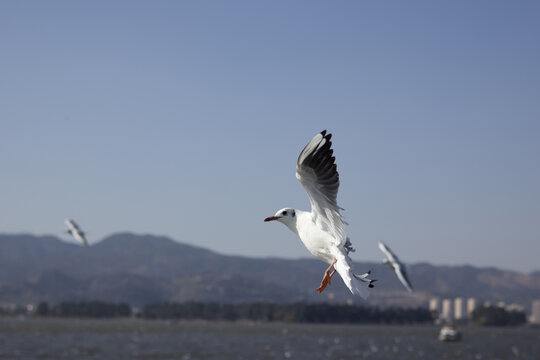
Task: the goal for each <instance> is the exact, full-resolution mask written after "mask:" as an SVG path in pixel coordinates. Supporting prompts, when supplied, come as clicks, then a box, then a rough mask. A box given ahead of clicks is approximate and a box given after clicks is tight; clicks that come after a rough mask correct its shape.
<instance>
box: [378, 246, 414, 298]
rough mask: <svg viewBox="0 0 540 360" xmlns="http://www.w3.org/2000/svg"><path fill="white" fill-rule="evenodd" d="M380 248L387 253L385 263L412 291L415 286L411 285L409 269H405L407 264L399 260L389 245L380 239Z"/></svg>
mask: <svg viewBox="0 0 540 360" xmlns="http://www.w3.org/2000/svg"><path fill="white" fill-rule="evenodd" d="M379 249H381V251H382V252H383V253H384V255H386V259H384V261H383V263H384V264H385V265H386V266H388V267H389V268H390V269H392V270H394V272H395V273H396V275H397V277H398V279H399V281H401V283H402V284H403V286H405V288H406V289H407V290H408V291H409V292H412V291H413V288H412V285H411V282H410V281H409V278H408V277H407V271H406V270H405V265H403V263H402V262H401V261H399V259H398V257H397V256H396V254H394V253H393V252H392V250H390V248H389V247H388V246H386V244H385V243H383V242H382V241H379Z"/></svg>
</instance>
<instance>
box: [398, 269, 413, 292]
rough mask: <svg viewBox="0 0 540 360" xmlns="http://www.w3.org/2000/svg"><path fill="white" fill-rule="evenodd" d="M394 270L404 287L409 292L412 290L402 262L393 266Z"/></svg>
mask: <svg viewBox="0 0 540 360" xmlns="http://www.w3.org/2000/svg"><path fill="white" fill-rule="evenodd" d="M395 271H396V275H397V277H398V279H399V281H401V283H402V284H403V286H405V288H406V289H407V290H408V291H409V292H412V291H413V288H412V285H411V282H410V281H409V277H408V276H407V271H405V267H404V266H403V265H402V264H399V265H398V266H397V267H396V268H395Z"/></svg>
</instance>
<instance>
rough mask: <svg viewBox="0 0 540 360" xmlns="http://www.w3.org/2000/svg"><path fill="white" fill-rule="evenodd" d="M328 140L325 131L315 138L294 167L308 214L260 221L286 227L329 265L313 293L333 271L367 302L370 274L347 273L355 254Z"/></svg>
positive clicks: (285, 212) (289, 212) (283, 213)
mask: <svg viewBox="0 0 540 360" xmlns="http://www.w3.org/2000/svg"><path fill="white" fill-rule="evenodd" d="M331 138H332V134H327V133H326V130H324V131H322V132H321V133H319V134H317V135H315V137H314V138H313V139H312V140H311V141H310V142H309V143H308V144H307V145H306V147H305V148H304V150H302V152H301V153H300V156H299V157H298V161H297V164H296V178H297V179H298V180H299V181H300V183H301V184H302V186H303V187H304V189H305V190H306V192H307V195H308V197H309V201H310V203H311V212H308V211H302V210H297V209H292V208H284V209H281V210H279V211H278V212H276V214H275V215H274V216H270V217H267V218H266V219H264V221H266V222H267V221H274V220H275V221H278V222H280V223H282V224H284V225H286V226H287V227H288V228H289V229H290V230H291V231H292V232H294V233H295V234H297V235H298V236H299V237H300V240H301V241H302V243H303V244H304V246H305V247H306V248H307V249H308V250H309V252H310V253H311V254H312V255H313V256H315V257H316V258H318V259H319V260H322V261H323V262H325V263H327V264H329V265H330V266H329V267H328V268H327V269H326V271H325V272H324V276H323V279H322V281H321V285H320V286H319V287H318V288H317V289H316V290H317V291H319V292H322V291H323V290H324V289H325V288H326V286H327V285H328V284H330V280H331V278H332V276H334V274H335V273H336V271H337V273H338V274H339V275H340V276H341V278H342V279H343V282H344V283H345V285H346V286H347V287H348V288H349V290H350V291H351V292H352V293H353V294H358V295H360V296H361V297H362V298H364V299H367V298H368V296H369V288H372V287H373V282H374V281H375V280H371V279H368V275H369V274H370V273H371V271H368V272H367V273H364V274H361V275H357V274H354V273H353V272H352V269H351V267H352V260H351V258H350V257H349V253H350V252H351V251H355V250H354V249H353V247H352V244H351V241H350V240H349V238H348V237H347V232H346V230H345V222H344V221H343V219H342V217H341V213H340V211H341V210H343V209H342V208H340V207H339V206H338V204H337V200H336V198H337V193H338V188H339V174H338V172H337V167H336V164H335V157H334V156H332V155H333V152H334V151H333V150H332V149H331V147H332V142H331V141H330V139H331ZM332 268H334V270H333V271H332ZM331 271H332V272H331Z"/></svg>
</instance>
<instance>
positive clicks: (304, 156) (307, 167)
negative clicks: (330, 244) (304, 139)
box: [296, 130, 347, 245]
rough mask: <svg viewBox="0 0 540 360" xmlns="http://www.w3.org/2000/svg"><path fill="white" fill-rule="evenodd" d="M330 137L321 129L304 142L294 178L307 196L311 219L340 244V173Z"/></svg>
mask: <svg viewBox="0 0 540 360" xmlns="http://www.w3.org/2000/svg"><path fill="white" fill-rule="evenodd" d="M331 137H332V134H326V130H324V131H322V132H321V133H320V134H317V135H315V137H314V138H313V139H312V140H311V141H310V142H309V144H307V145H306V147H305V148H304V150H302V152H301V153H300V156H299V157H298V162H297V164H296V178H297V179H298V180H300V183H301V184H302V186H303V187H304V189H305V190H306V192H307V194H308V196H309V201H310V202H311V214H312V216H313V221H314V222H315V223H317V224H318V225H319V226H320V227H321V229H323V230H325V231H327V232H328V233H330V234H332V235H333V237H334V238H335V242H336V245H343V244H345V242H346V240H347V233H346V231H345V225H344V223H343V219H342V218H341V214H340V210H341V208H340V207H339V206H338V205H337V193H338V188H339V174H338V172H337V167H336V164H335V157H334V156H333V153H334V151H333V150H332V149H331V146H332V142H331V141H330V139H331Z"/></svg>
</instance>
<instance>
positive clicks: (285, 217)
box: [264, 208, 296, 227]
mask: <svg viewBox="0 0 540 360" xmlns="http://www.w3.org/2000/svg"><path fill="white" fill-rule="evenodd" d="M274 220H277V221H279V222H280V223H283V224H285V225H287V226H288V227H291V226H293V225H294V224H296V211H295V210H294V209H291V208H284V209H281V210H279V211H278V212H277V213H276V214H275V215H274V216H269V217H267V218H266V219H264V221H265V222H268V221H274Z"/></svg>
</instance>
